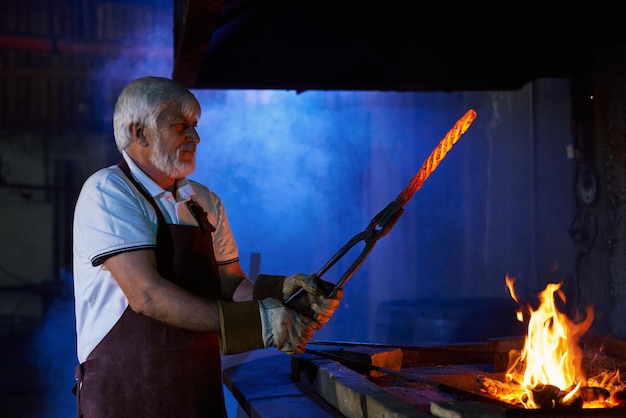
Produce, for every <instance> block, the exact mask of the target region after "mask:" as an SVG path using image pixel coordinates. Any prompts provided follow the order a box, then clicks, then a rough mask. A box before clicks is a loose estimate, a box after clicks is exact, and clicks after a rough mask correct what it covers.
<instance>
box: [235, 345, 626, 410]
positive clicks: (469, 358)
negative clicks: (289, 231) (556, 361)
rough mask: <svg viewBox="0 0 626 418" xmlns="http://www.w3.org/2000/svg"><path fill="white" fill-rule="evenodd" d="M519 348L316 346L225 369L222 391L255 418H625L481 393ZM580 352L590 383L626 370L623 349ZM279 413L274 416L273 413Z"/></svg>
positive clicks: (602, 347) (590, 347)
mask: <svg viewBox="0 0 626 418" xmlns="http://www.w3.org/2000/svg"><path fill="white" fill-rule="evenodd" d="M523 344H524V338H523V337H507V338H496V339H490V340H488V341H485V342H478V343H467V344H465V343H455V344H447V345H436V346H423V347H421V346H397V345H381V344H370V343H348V342H343V343H338V342H314V343H311V344H309V346H308V348H309V350H308V351H307V353H304V354H302V355H297V356H292V357H288V356H286V355H282V354H279V355H274V356H268V357H263V358H258V359H254V360H252V362H251V363H242V364H241V365H239V366H233V367H230V368H227V369H226V370H225V383H226V385H227V386H228V387H229V389H230V390H231V391H232V393H233V394H234V395H235V397H236V399H237V401H238V402H239V404H240V405H241V407H242V408H243V409H244V410H245V412H246V413H247V414H248V415H249V416H256V417H270V416H287V415H281V414H284V413H287V414H289V413H290V412H291V413H293V411H295V410H297V411H299V414H300V415H299V416H302V417H309V416H310V417H342V416H345V417H382V416H386V417H432V416H435V417H440V418H451V417H454V418H478V417H485V418H506V417H553V418H554V417H556V418H561V417H563V418H565V417H602V418H604V417H606V418H609V417H611V418H614V417H624V416H626V407H613V408H594V409H586V408H585V409H582V408H553V409H524V408H521V407H519V406H515V405H512V404H509V403H507V402H504V401H501V400H498V399H496V398H494V397H492V396H490V395H489V394H487V393H485V392H484V391H481V390H480V389H479V386H478V385H477V383H476V382H477V379H478V378H479V377H481V376H486V377H489V378H493V379H497V380H500V381H504V375H505V372H506V370H507V367H508V363H509V353H510V351H511V350H519V349H521V347H522V346H523ZM580 345H581V349H582V352H583V353H584V359H583V365H584V366H585V369H586V372H587V373H588V374H589V375H590V376H591V375H595V374H597V373H598V372H601V371H614V370H619V371H623V370H625V367H626V342H625V341H622V340H618V339H614V338H611V337H606V336H601V335H596V334H589V335H586V336H584V337H583V338H582V339H581V344H580ZM320 354H322V355H320ZM368 359H369V360H368ZM398 359H401V360H400V362H399V363H398ZM368 363H369V366H368ZM371 366H374V368H372V367H371ZM375 369H377V370H375ZM267 370H271V373H267ZM381 370H382V371H381ZM386 371H389V373H386ZM277 405H281V406H280V410H281V412H280V413H278V412H277V410H276V409H275V408H273V407H272V406H277Z"/></svg>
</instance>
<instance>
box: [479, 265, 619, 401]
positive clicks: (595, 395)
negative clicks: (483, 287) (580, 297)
mask: <svg viewBox="0 0 626 418" xmlns="http://www.w3.org/2000/svg"><path fill="white" fill-rule="evenodd" d="M514 282H515V279H514V278H512V277H509V276H507V277H506V285H507V287H508V289H509V291H510V293H511V297H512V298H513V299H514V300H515V301H516V302H517V303H518V305H519V307H520V309H519V310H518V312H517V318H518V320H519V321H520V322H524V318H525V317H524V314H525V313H527V314H528V315H529V316H528V318H529V319H528V332H527V334H526V338H525V341H524V347H523V348H522V350H521V351H511V352H510V353H509V366H508V370H507V373H506V382H501V381H497V380H494V379H491V378H488V377H486V376H478V377H477V380H476V383H477V386H478V387H479V389H480V390H481V392H484V393H487V394H489V395H490V396H491V397H493V398H496V399H499V400H503V401H506V402H508V403H511V404H513V405H520V406H523V407H524V408H527V409H542V408H612V407H617V406H625V405H626V385H625V384H623V383H622V382H621V380H620V376H619V370H614V371H613V372H610V373H607V372H602V373H600V374H599V375H597V376H595V377H593V378H589V379H587V377H586V373H585V371H584V369H583V365H582V361H583V353H582V351H581V347H580V345H579V340H580V338H581V336H582V335H583V334H584V333H585V332H587V330H588V329H589V328H590V327H591V323H592V322H593V317H594V313H593V309H592V308H591V307H588V308H587V310H586V313H585V316H584V319H583V320H581V321H580V322H576V321H573V320H571V319H570V318H569V317H568V316H567V315H565V314H564V313H562V312H560V311H559V310H558V308H557V305H556V303H555V297H558V298H559V299H560V300H561V301H562V302H563V303H565V302H566V299H565V295H564V293H563V292H562V290H561V283H558V284H557V283H549V284H548V285H547V286H546V288H545V290H544V291H543V292H541V293H540V294H539V302H540V304H539V307H538V308H537V309H536V310H535V309H533V307H532V306H530V305H529V304H527V305H524V304H522V303H521V302H520V301H519V300H518V298H517V296H516V294H515V291H514V287H513V284H514ZM525 311H527V312H525Z"/></svg>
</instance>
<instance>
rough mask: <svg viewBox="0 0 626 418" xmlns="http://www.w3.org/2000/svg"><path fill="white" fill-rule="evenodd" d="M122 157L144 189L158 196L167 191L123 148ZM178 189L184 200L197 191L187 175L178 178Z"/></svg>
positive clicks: (151, 194) (153, 195)
mask: <svg viewBox="0 0 626 418" xmlns="http://www.w3.org/2000/svg"><path fill="white" fill-rule="evenodd" d="M122 157H123V158H124V159H125V160H126V163H127V164H128V167H129V168H130V172H131V174H132V175H133V177H135V179H136V180H137V181H138V182H139V184H141V185H142V186H143V187H144V189H146V191H147V192H148V194H150V196H152V197H156V196H158V195H160V194H161V193H166V192H167V191H166V190H165V189H163V188H162V187H161V186H159V185H158V184H156V183H155V182H154V180H152V179H151V178H150V177H149V176H148V175H147V174H146V173H144V172H143V171H142V170H141V169H140V168H139V167H138V166H137V164H135V162H134V161H133V159H132V158H131V157H130V156H129V155H128V153H127V152H126V151H124V150H122ZM176 191H177V193H178V194H179V195H180V197H181V199H183V200H187V199H190V198H191V197H192V196H195V195H196V192H195V191H194V190H193V187H191V183H189V180H187V178H186V177H183V178H182V179H178V180H176ZM174 198H176V196H174Z"/></svg>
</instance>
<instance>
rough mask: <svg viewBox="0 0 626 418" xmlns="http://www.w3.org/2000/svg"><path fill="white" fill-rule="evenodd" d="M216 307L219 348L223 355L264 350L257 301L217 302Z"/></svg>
mask: <svg viewBox="0 0 626 418" xmlns="http://www.w3.org/2000/svg"><path fill="white" fill-rule="evenodd" d="M217 307H218V310H219V314H220V326H221V338H220V348H221V351H222V354H223V355H228V354H237V353H242V352H244V351H250V350H254V349H257V348H265V345H264V343H263V336H262V332H263V330H262V327H261V313H260V312H259V303H258V302H257V301H255V300H253V301H246V302H226V301H223V300H218V301H217Z"/></svg>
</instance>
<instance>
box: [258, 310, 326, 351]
mask: <svg viewBox="0 0 626 418" xmlns="http://www.w3.org/2000/svg"><path fill="white" fill-rule="evenodd" d="M259 309H260V313H261V325H262V328H263V343H264V345H265V348H268V347H276V348H277V349H279V350H280V351H283V352H285V353H287V354H300V353H304V349H305V347H306V345H307V343H308V342H309V340H310V339H311V337H313V332H314V331H315V330H317V329H319V324H318V323H317V322H316V321H314V320H313V319H311V318H309V317H308V316H306V315H303V314H301V313H299V312H297V311H295V310H293V309H290V308H287V307H285V306H284V305H283V304H282V303H280V301H278V300H277V299H273V298H267V299H264V300H261V301H259Z"/></svg>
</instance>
